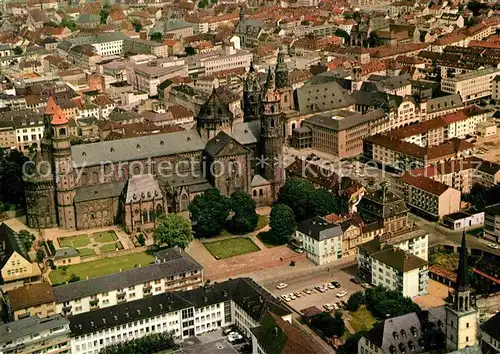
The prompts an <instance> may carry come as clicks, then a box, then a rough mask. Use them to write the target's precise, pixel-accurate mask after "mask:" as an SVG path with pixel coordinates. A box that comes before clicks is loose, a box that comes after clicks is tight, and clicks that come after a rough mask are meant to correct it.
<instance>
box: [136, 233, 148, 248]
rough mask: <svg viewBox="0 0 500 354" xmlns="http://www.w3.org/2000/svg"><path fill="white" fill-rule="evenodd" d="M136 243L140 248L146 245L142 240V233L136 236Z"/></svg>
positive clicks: (144, 240)
mask: <svg viewBox="0 0 500 354" xmlns="http://www.w3.org/2000/svg"><path fill="white" fill-rule="evenodd" d="M137 243H139V244H140V245H141V246H144V245H145V244H146V239H145V238H144V234H143V233H140V234H139V235H137Z"/></svg>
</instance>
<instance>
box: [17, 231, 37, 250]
mask: <svg viewBox="0 0 500 354" xmlns="http://www.w3.org/2000/svg"><path fill="white" fill-rule="evenodd" d="M19 238H20V239H21V242H22V243H23V245H24V247H25V248H26V251H27V252H29V251H30V249H31V247H32V246H33V241H35V235H33V234H32V233H31V232H29V231H28V230H21V231H19Z"/></svg>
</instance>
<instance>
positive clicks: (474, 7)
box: [467, 1, 488, 16]
mask: <svg viewBox="0 0 500 354" xmlns="http://www.w3.org/2000/svg"><path fill="white" fill-rule="evenodd" d="M486 8H488V5H487V4H486V3H483V2H479V1H470V2H469V3H468V4H467V9H469V10H470V11H472V13H473V15H474V16H479V15H480V13H481V10H482V9H486Z"/></svg>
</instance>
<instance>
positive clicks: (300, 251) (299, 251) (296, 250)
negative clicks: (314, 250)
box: [295, 247, 304, 253]
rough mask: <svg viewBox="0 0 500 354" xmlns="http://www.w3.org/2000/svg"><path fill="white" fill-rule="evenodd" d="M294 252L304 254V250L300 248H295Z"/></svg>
mask: <svg viewBox="0 0 500 354" xmlns="http://www.w3.org/2000/svg"><path fill="white" fill-rule="evenodd" d="M295 252H297V253H304V249H303V248H302V247H297V248H296V249H295Z"/></svg>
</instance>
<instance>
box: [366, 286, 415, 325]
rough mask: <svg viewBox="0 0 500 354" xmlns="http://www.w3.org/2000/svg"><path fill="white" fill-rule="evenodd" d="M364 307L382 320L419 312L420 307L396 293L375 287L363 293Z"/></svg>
mask: <svg viewBox="0 0 500 354" xmlns="http://www.w3.org/2000/svg"><path fill="white" fill-rule="evenodd" d="M365 301H366V307H367V308H368V310H370V312H371V313H372V314H373V315H374V316H375V317H377V318H380V319H384V318H387V317H388V316H389V317H395V316H402V315H405V314H407V313H410V312H416V311H420V307H419V306H418V305H417V304H416V303H414V302H413V301H412V300H411V299H410V298H408V297H404V296H403V295H402V294H401V293H399V292H398V291H393V290H387V289H386V288H384V287H381V286H377V287H374V288H370V289H367V290H366V291H365Z"/></svg>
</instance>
